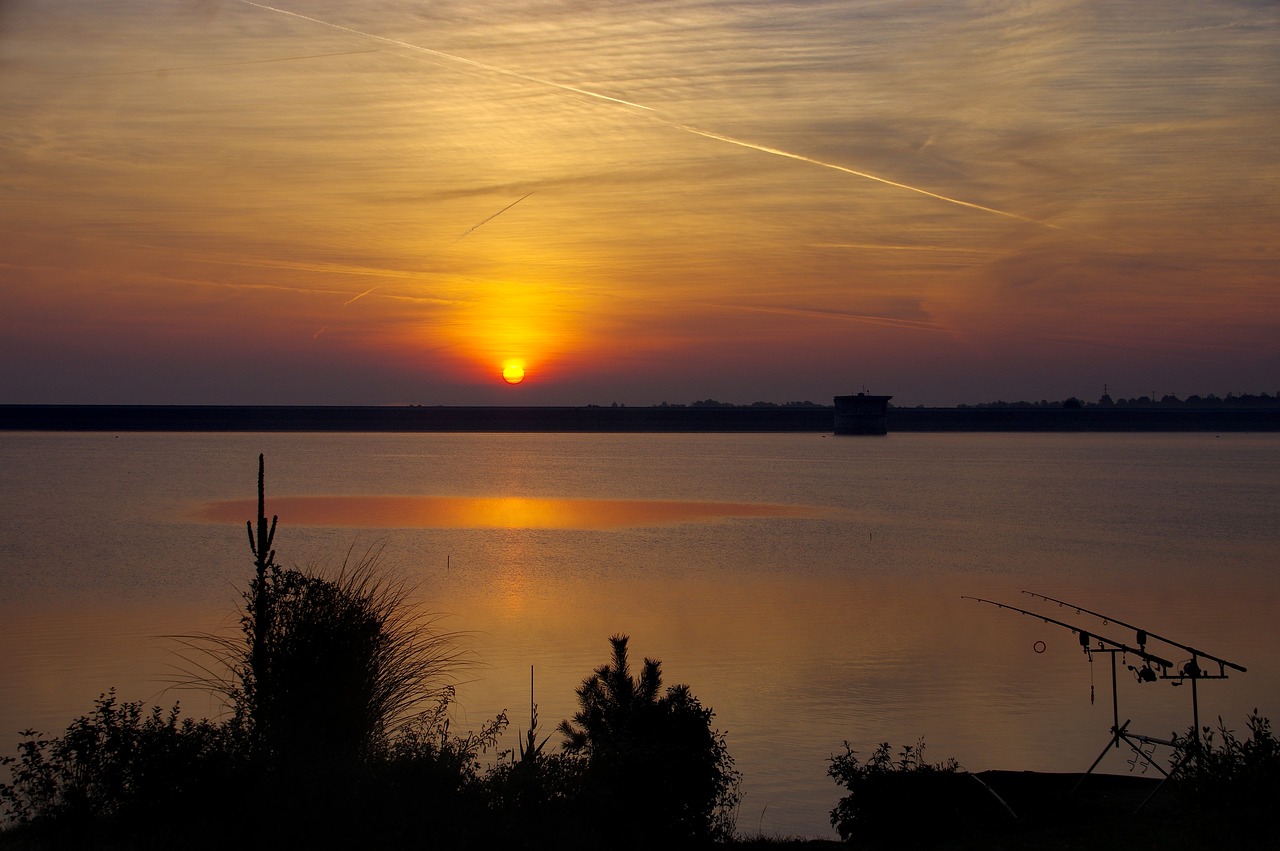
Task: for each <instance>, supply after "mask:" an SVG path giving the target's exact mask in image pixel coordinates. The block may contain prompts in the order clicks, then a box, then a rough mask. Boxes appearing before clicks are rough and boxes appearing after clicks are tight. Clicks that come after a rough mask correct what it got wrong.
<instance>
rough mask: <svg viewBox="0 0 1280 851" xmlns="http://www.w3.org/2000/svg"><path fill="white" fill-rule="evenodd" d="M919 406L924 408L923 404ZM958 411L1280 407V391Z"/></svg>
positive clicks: (1071, 400)
mask: <svg viewBox="0 0 1280 851" xmlns="http://www.w3.org/2000/svg"><path fill="white" fill-rule="evenodd" d="M918 407H924V406H923V405H920V406H918ZM956 407H958V408H1124V407H1133V408H1213V409H1221V408H1280V392H1277V393H1276V395H1274V396H1272V395H1271V394H1270V393H1259V394H1257V395H1255V394H1253V393H1245V394H1243V395H1240V396H1237V395H1236V394H1234V393H1228V394H1227V395H1226V396H1221V397H1220V396H1215V395H1214V394H1213V393H1210V394H1209V395H1207V396H1196V395H1191V396H1188V397H1187V398H1185V399H1179V398H1178V397H1177V396H1174V395H1173V394H1166V395H1164V396H1161V397H1160V398H1159V399H1156V398H1154V397H1153V396H1135V397H1133V398H1131V399H1112V398H1111V397H1110V396H1108V395H1107V394H1105V393H1104V394H1103V395H1102V397H1101V398H1099V399H1098V401H1096V402H1085V401H1082V400H1081V399H1077V398H1076V397H1075V396H1072V397H1071V398H1069V399H1064V400H1062V401H1059V402H1049V401H1046V400H1044V399H1041V400H1040V401H1039V402H1004V401H999V402H979V403H978V404H976V405H957V406H956Z"/></svg>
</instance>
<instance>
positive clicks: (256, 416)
mask: <svg viewBox="0 0 1280 851" xmlns="http://www.w3.org/2000/svg"><path fill="white" fill-rule="evenodd" d="M834 418H835V408H834V407H830V406H813V407H784V406H778V407H772V406H748V407H678V406H660V407H622V406H619V407H616V408H615V407H612V406H610V407H600V406H594V405H588V406H582V407H567V406H565V407H496V406H495V407H480V406H439V407H428V406H416V405H406V406H390V405H388V406H364V407H360V406H312V405H306V406H304V405H297V406H293V405H270V406H253V405H0V431H84V432H103V431H106V432H597V433H609V432H620V433H626V432H634V433H644V432H668V433H671V432H677V433H679V432H684V433H696V432H818V433H828V434H830V433H832V432H833V431H834ZM888 426H889V433H890V434H893V433H895V432H1276V431H1280V408H1182V409H1169V408H1136V407H1132V406H1124V407H1115V408H1080V409H1068V408H995V407H981V408H979V407H965V408H890V409H889V413H888Z"/></svg>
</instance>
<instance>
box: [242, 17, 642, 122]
mask: <svg viewBox="0 0 1280 851" xmlns="http://www.w3.org/2000/svg"><path fill="white" fill-rule="evenodd" d="M240 2H241V3H244V4H245V5H246V6H256V7H257V8H259V9H265V10H266V11H268V12H277V13H279V14H281V15H288V16H290V17H292V18H299V19H301V20H303V21H310V22H311V23H313V24H320V25H321V26H324V27H331V28H332V29H335V30H342V31H343V32H349V33H351V34H352V35H358V36H362V37H364V38H371V39H373V40H374V41H380V42H382V43H383V44H390V45H394V46H396V47H403V48H404V49H405V50H415V51H417V52H418V53H426V54H428V55H430V56H438V57H440V58H441V59H448V60H449V61H450V62H460V63H462V64H463V65H470V66H471V67H473V68H480V69H482V70H484V71H490V72H492V73H494V74H502V75H504V76H507V77H515V78H516V79H518V80H524V81H526V82H529V83H537V84H538V85H540V86H551V87H552V88H555V89H561V90H563V91H566V92H573V93H574V94H579V95H586V96H587V97H593V98H600V100H607V101H613V102H614V103H620V104H622V105H623V106H630V107H634V108H636V109H645V110H649V111H652V110H653V107H650V106H643V105H641V104H638V103H632V102H631V101H629V100H622V99H621V98H615V97H610V96H609V95H605V94H601V93H600V92H593V91H591V90H590V89H580V88H578V87H577V86H570V85H566V84H565V83H556V82H553V81H551V80H543V79H542V78H540V77H531V76H529V75H528V74H521V73H520V72H519V71H511V70H508V69H506V68H499V67H498V66H497V65H488V64H486V63H484V62H477V61H476V60H474V59H467V58H466V57H465V56H456V55H454V54H452V53H445V52H444V51H441V50H432V49H431V48H429V47H423V46H422V45H419V44H410V43H409V42H407V41H397V40H396V39H394V38H387V37H386V36H381V35H374V34H373V33H369V32H364V31H363V30H357V29H353V28H352V27H344V26H343V25H342V24H332V23H330V22H328V21H322V20H320V19H319V18H312V17H309V16H307V15H300V14H298V13H297V12H290V11H289V10H288V9H278V8H276V7H275V6H267V5H265V4H262V3H254V2H253V0H240Z"/></svg>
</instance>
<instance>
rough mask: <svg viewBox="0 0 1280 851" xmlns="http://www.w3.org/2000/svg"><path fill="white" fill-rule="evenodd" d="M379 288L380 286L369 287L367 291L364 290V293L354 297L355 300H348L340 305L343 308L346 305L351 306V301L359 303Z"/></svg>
mask: <svg viewBox="0 0 1280 851" xmlns="http://www.w3.org/2000/svg"><path fill="white" fill-rule="evenodd" d="M380 286H382V284H374V285H373V286H371V287H369V289H367V290H365V291H364V292H362V293H360V295H358V296H356V297H355V298H350V299H347V300H346V301H344V302H343V303H342V306H343V307H346V306H347V305H348V304H351V302H353V301H359V300H360V299H362V298H364V297H365V296H367V295H368V294H369V293H371V292H373V291H374V290H376V289H377V288H378V287H380Z"/></svg>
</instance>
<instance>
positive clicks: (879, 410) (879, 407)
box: [835, 393, 893, 434]
mask: <svg viewBox="0 0 1280 851" xmlns="http://www.w3.org/2000/svg"><path fill="white" fill-rule="evenodd" d="M892 398H893V397H892V396H868V395H867V394H866V393H858V394H857V395H854V396H837V397H835V404H836V434H888V433H889V400H890V399H892Z"/></svg>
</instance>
